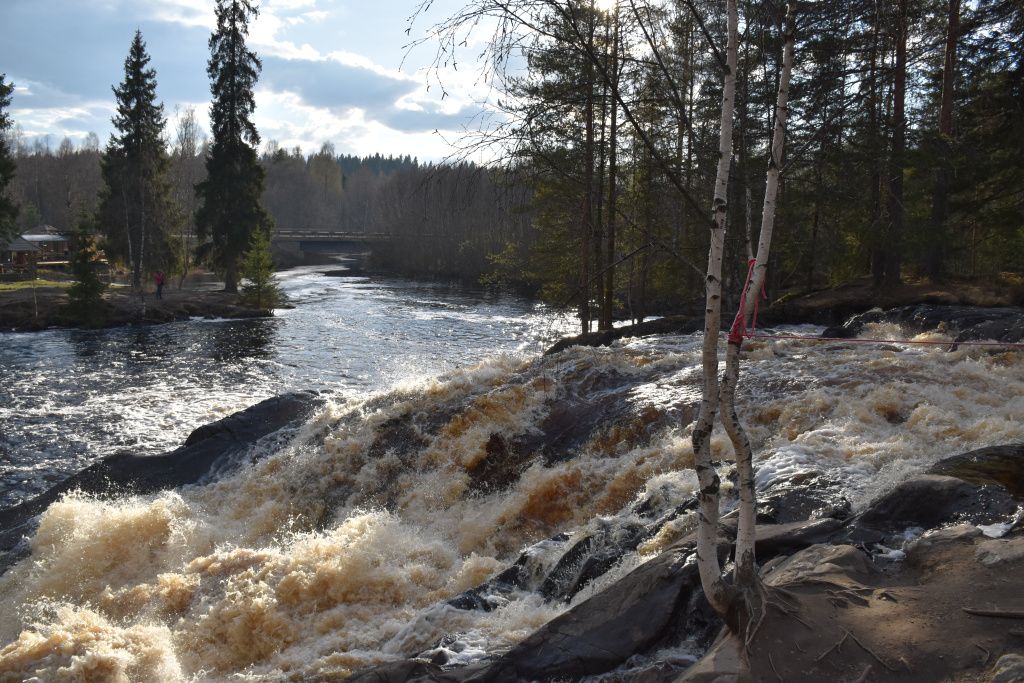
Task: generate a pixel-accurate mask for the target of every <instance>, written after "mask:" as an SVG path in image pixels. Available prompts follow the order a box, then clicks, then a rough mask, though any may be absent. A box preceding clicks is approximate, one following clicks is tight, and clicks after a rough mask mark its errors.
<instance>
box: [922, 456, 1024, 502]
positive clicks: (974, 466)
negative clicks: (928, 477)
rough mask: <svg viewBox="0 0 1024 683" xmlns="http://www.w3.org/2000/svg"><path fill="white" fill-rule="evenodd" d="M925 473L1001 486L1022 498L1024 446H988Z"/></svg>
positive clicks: (946, 460) (948, 460) (949, 460)
mask: <svg viewBox="0 0 1024 683" xmlns="http://www.w3.org/2000/svg"><path fill="white" fill-rule="evenodd" d="M928 472H929V473H930V474H940V475H944V476H947V477H957V478H958V479H963V480H964V481H969V482H971V483H974V484H1001V485H1002V486H1005V487H1006V490H1007V491H1009V492H1010V495H1012V496H1014V497H1016V498H1024V443H1015V444H1006V445H1002V446H989V447H987V448H979V449H977V450H974V451H970V452H968V453H961V454H960V455H954V456H953V457H950V458H945V459H944V460H940V461H939V462H937V463H935V464H934V465H932V467H931V469H929V470H928Z"/></svg>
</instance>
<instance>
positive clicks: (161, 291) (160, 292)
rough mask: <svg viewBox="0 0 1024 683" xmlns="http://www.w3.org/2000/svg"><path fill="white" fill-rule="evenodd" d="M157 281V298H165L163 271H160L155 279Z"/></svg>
mask: <svg viewBox="0 0 1024 683" xmlns="http://www.w3.org/2000/svg"><path fill="white" fill-rule="evenodd" d="M153 279H154V280H155V281H156V298H157V299H163V298H164V273H163V271H162V270H158V271H157V273H156V276H155V277H154V278H153Z"/></svg>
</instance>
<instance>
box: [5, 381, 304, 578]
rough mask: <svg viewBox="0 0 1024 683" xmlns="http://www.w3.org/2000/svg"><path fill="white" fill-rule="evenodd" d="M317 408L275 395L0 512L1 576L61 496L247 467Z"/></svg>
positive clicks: (129, 490)
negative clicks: (152, 451) (178, 442)
mask: <svg viewBox="0 0 1024 683" xmlns="http://www.w3.org/2000/svg"><path fill="white" fill-rule="evenodd" d="M321 404H322V399H321V398H320V396H319V394H317V393H316V392H313V391H300V392H295V393H290V394H283V395H281V396H275V397H273V398H269V399H267V400H265V401H261V402H260V403H257V404H256V405H254V406H252V407H250V408H246V409H245V410H242V411H240V412H237V413H234V414H233V415H229V416H228V417H225V418H223V419H221V420H217V421H216V422H213V423H211V424H208V425H204V426H202V427H199V428H198V429H196V430H195V431H193V432H192V433H191V434H190V435H189V437H188V439H186V440H185V444H184V445H183V446H181V447H180V448H177V449H175V450H173V451H171V452H169V453H164V454H161V455H134V454H132V453H121V454H117V455H112V456H110V457H108V458H104V459H103V460H101V461H100V462H98V463H96V464H95V465H92V466H90V467H87V468H86V469H84V470H82V471H81V472H79V473H78V474H75V475H73V476H71V477H69V478H68V479H66V480H64V481H63V482H61V483H59V484H57V485H56V486H54V487H52V488H50V489H48V490H47V491H46V492H44V493H42V494H40V495H38V496H36V497H35V498H33V499H31V500H28V501H26V502H24V503H21V504H20V505H15V506H14V507H10V508H7V509H6V510H0V572H2V571H3V570H4V569H6V567H8V566H10V564H11V563H12V562H14V561H16V560H17V559H19V557H20V556H21V555H22V554H23V551H19V552H12V549H14V548H15V547H16V546H18V545H19V543H20V542H21V540H22V539H23V537H24V536H25V535H26V534H28V533H29V532H30V531H31V526H32V524H33V520H34V519H35V518H36V516H37V515H39V514H40V513H41V512H43V511H44V510H45V509H46V508H47V507H48V506H49V505H50V504H51V503H53V502H54V501H55V500H57V499H58V498H60V497H61V496H62V495H64V494H65V493H68V492H69V491H83V492H86V493H93V494H98V495H120V494H139V493H151V492H153V491H159V490H163V489H171V488H175V487H178V486H184V485H186V484H195V483H201V482H202V481H204V480H207V479H209V478H212V477H215V476H219V475H221V474H223V473H225V472H228V471H230V470H232V469H234V468H236V467H238V466H239V465H240V464H242V463H244V462H248V460H249V458H248V456H250V455H256V453H253V449H252V447H253V446H254V445H255V444H256V443H257V442H258V441H260V440H261V439H263V438H265V437H268V436H270V435H272V434H275V433H277V432H279V431H280V430H282V429H284V428H286V427H291V426H295V425H297V424H300V423H302V422H304V421H305V419H306V418H307V417H308V416H309V414H310V413H311V412H312V411H313V409H314V408H315V407H317V406H319V405H321Z"/></svg>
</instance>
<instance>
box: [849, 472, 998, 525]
mask: <svg viewBox="0 0 1024 683" xmlns="http://www.w3.org/2000/svg"><path fill="white" fill-rule="evenodd" d="M1016 510H1017V502H1016V501H1015V500H1014V499H1013V497H1012V496H1011V495H1010V494H1009V492H1008V491H1007V490H1006V489H1005V488H1004V487H1002V486H999V485H991V484H986V485H978V484H973V483H970V482H967V481H964V480H962V479H957V478H955V477H944V476H939V475H935V474H925V475H921V476H918V477H914V478H913V479H909V480H907V481H905V482H903V483H902V484H900V485H899V486H897V487H896V488H894V489H893V490H891V491H889V492H888V493H886V494H884V495H883V496H881V497H880V498H878V499H876V500H875V501H874V502H872V503H871V504H870V505H869V506H868V508H867V509H866V510H864V511H863V512H862V513H861V514H860V515H858V516H857V517H856V518H855V519H854V520H853V521H852V522H851V524H850V526H849V528H848V534H849V538H850V540H852V541H856V542H877V541H881V540H883V539H884V538H887V537H888V536H890V535H892V534H897V533H900V532H902V531H904V530H905V529H907V528H910V527H919V528H921V529H934V528H936V527H939V526H943V525H946V524H955V523H960V522H967V523H970V524H993V523H995V522H1000V521H1005V520H1006V519H1007V518H1008V517H1009V516H1010V515H1012V514H1013V513H1014V512H1015V511H1016Z"/></svg>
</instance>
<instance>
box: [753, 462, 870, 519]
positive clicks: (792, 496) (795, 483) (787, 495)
mask: <svg viewBox="0 0 1024 683" xmlns="http://www.w3.org/2000/svg"><path fill="white" fill-rule="evenodd" d="M849 516H850V501H848V500H847V499H846V497H845V496H843V494H842V486H841V483H840V482H839V481H838V480H836V479H834V478H831V477H829V476H827V475H824V474H822V473H820V472H807V473H800V474H796V475H793V476H792V477H787V478H785V479H781V480H779V481H776V482H773V483H772V484H771V485H770V486H768V487H767V488H766V489H765V490H764V491H759V492H758V494H757V522H758V524H788V523H790V522H799V521H803V520H805V519H824V518H833V519H840V520H842V519H846V518H848V517H849Z"/></svg>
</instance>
